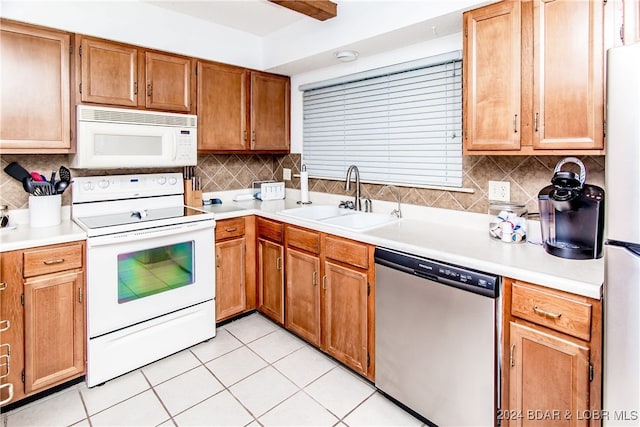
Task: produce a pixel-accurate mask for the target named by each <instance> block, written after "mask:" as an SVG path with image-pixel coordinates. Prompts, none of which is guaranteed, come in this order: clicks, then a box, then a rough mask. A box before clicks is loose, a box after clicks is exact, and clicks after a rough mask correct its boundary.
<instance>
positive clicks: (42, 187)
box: [32, 181, 55, 196]
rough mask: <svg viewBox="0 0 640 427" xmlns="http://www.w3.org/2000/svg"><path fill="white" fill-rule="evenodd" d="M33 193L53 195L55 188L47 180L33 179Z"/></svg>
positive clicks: (35, 194) (36, 194)
mask: <svg viewBox="0 0 640 427" xmlns="http://www.w3.org/2000/svg"><path fill="white" fill-rule="evenodd" d="M32 186H33V193H32V194H33V195H34V196H53V195H54V194H55V189H54V187H53V185H51V183H50V182H47V181H33V182H32Z"/></svg>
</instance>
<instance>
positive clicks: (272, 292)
mask: <svg viewBox="0 0 640 427" xmlns="http://www.w3.org/2000/svg"><path fill="white" fill-rule="evenodd" d="M256 235H257V238H258V245H257V246H258V259H257V264H258V265H257V270H258V310H259V311H260V312H262V313H263V314H265V315H266V316H268V317H269V318H271V319H272V320H273V321H275V322H277V323H279V324H281V325H283V324H284V246H283V245H282V242H283V241H284V226H283V224H282V223H279V222H276V221H271V220H267V219H264V218H257V219H256Z"/></svg>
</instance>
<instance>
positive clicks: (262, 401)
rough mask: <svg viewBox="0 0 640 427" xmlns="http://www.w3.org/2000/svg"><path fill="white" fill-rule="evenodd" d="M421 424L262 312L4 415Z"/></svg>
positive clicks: (12, 421) (21, 422) (19, 421)
mask: <svg viewBox="0 0 640 427" xmlns="http://www.w3.org/2000/svg"><path fill="white" fill-rule="evenodd" d="M71 425H73V426H259V425H262V426H340V427H343V426H422V425H423V424H422V422H420V421H419V420H418V419H416V418H414V417H413V416H411V415H410V414H408V413H406V412H405V411H403V410H402V409H401V408H399V407H398V406H396V405H395V404H393V403H392V402H390V401H389V400H387V399H386V398H385V397H383V396H382V395H381V394H380V393H378V392H377V391H376V389H375V388H374V387H373V386H372V385H371V384H370V383H368V382H367V381H365V380H363V379H362V378H360V377H359V376H357V375H356V374H354V373H352V372H351V371H349V370H347V369H345V368H344V367H342V366H340V365H339V364H337V363H336V362H335V361H333V360H332V359H331V358H328V357H327V356H325V355H324V354H322V353H321V352H319V351H318V350H316V349H314V348H313V347H312V346H310V345H309V344H307V343H305V342H304V341H302V340H300V339H299V338H297V337H295V336H294V335H292V334H290V333H289V332H287V331H286V330H284V329H282V328H280V327H279V326H277V325H276V324H275V323H273V322H271V321H270V320H268V319H266V318H265V317H263V316H262V315H260V314H258V313H254V314H252V315H250V316H247V317H244V318H242V319H239V320H236V321H234V322H231V323H228V324H226V325H224V326H222V327H219V328H218V330H217V335H216V337H215V338H213V339H211V340H209V341H207V342H205V343H202V344H199V345H196V346H194V347H191V348H189V349H186V350H184V351H181V352H179V353H176V354H174V355H172V356H169V357H167V358H165V359H162V360H159V361H157V362H155V363H152V364H150V365H147V366H145V367H143V368H141V369H138V370H136V371H133V372H131V373H128V374H126V375H123V376H121V377H118V378H116V379H113V380H111V381H108V382H107V383H105V384H104V385H102V386H98V387H93V388H91V389H90V388H88V387H87V386H86V383H80V384H78V385H75V386H71V387H69V388H67V389H65V390H63V391H60V392H58V393H56V394H53V395H50V396H47V397H45V398H42V399H40V400H38V401H36V402H32V403H30V404H28V405H25V406H23V407H20V408H17V409H14V410H13V411H10V412H8V413H6V414H2V424H1V425H0V426H2V427H17V426H71Z"/></svg>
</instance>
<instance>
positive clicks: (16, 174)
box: [4, 162, 31, 182]
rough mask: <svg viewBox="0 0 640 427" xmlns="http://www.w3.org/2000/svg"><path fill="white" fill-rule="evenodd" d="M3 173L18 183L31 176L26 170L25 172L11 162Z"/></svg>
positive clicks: (15, 163)
mask: <svg viewBox="0 0 640 427" xmlns="http://www.w3.org/2000/svg"><path fill="white" fill-rule="evenodd" d="M4 171H5V172H6V173H7V175H9V176H10V177H11V178H13V179H16V180H18V181H20V182H24V179H25V178H26V177H30V176H31V174H30V173H29V171H28V170H26V169H25V168H23V167H22V166H20V165H19V164H18V163H17V162H11V163H9V164H8V165H7V166H6V167H5V168H4Z"/></svg>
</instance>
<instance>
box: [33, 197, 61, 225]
mask: <svg viewBox="0 0 640 427" xmlns="http://www.w3.org/2000/svg"><path fill="white" fill-rule="evenodd" d="M61 210H62V195H60V194H54V195H53V196H29V224H30V226H31V227H33V228H38V227H51V226H54V225H58V224H60V222H61Z"/></svg>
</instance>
